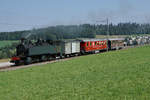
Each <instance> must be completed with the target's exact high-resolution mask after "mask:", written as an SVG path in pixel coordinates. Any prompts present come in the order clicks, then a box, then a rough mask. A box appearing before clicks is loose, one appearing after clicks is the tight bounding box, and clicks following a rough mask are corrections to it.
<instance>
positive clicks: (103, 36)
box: [96, 35, 128, 38]
mask: <svg viewBox="0 0 150 100" xmlns="http://www.w3.org/2000/svg"><path fill="white" fill-rule="evenodd" d="M127 36H128V35H109V38H125V37H127ZM96 38H107V35H96Z"/></svg>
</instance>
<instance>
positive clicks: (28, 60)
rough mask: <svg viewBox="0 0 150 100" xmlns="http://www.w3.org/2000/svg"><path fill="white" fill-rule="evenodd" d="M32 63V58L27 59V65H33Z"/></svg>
mask: <svg viewBox="0 0 150 100" xmlns="http://www.w3.org/2000/svg"><path fill="white" fill-rule="evenodd" d="M31 63H32V58H31V57H27V58H26V60H25V65H28V64H31Z"/></svg>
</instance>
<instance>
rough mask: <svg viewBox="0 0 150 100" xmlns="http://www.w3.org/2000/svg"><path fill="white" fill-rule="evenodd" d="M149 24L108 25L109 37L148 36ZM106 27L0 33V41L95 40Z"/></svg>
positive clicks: (54, 27)
mask: <svg viewBox="0 0 150 100" xmlns="http://www.w3.org/2000/svg"><path fill="white" fill-rule="evenodd" d="M149 33H150V24H138V23H119V24H117V25H115V24H112V23H111V24H109V35H133V34H149ZM106 34H107V25H102V24H101V25H91V24H83V25H57V26H51V27H46V28H39V29H36V28H34V29H32V30H24V31H15V32H0V40H20V38H23V37H24V38H29V39H38V38H41V39H48V40H61V39H75V38H95V36H96V35H106Z"/></svg>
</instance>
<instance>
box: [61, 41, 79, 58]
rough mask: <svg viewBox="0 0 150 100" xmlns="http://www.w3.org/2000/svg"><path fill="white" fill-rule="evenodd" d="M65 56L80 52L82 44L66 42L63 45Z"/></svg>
mask: <svg viewBox="0 0 150 100" xmlns="http://www.w3.org/2000/svg"><path fill="white" fill-rule="evenodd" d="M62 49H63V50H62V53H63V54H65V55H66V54H74V53H79V52H80V42H79V41H64V42H63V44H62Z"/></svg>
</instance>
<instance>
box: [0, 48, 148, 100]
mask: <svg viewBox="0 0 150 100" xmlns="http://www.w3.org/2000/svg"><path fill="white" fill-rule="evenodd" d="M149 51H150V46H145V47H138V48H130V49H128V50H121V51H111V52H108V53H101V54H96V55H89V56H82V57H79V58H75V59H72V60H68V61H64V62H57V63H52V64H46V65H41V66H34V67H32V68H26V69H19V70H15V71H8V72H0V100H150V95H149V94H150V55H149Z"/></svg>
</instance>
